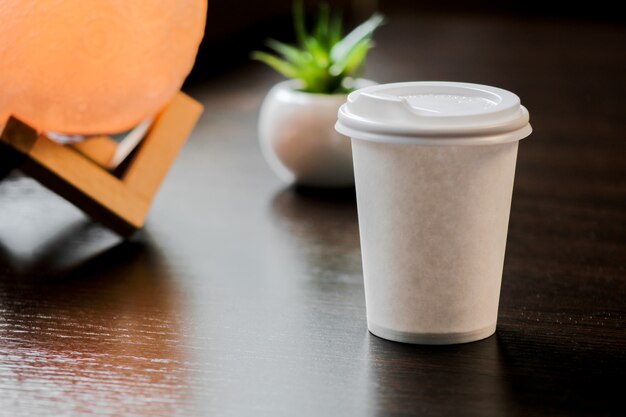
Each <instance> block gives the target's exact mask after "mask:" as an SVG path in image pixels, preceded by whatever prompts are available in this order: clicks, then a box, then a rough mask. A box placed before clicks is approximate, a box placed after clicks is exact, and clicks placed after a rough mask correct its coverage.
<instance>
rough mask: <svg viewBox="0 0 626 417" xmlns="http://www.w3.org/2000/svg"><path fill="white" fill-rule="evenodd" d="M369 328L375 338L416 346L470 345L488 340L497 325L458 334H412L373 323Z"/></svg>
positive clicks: (368, 325)
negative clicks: (470, 343)
mask: <svg viewBox="0 0 626 417" xmlns="http://www.w3.org/2000/svg"><path fill="white" fill-rule="evenodd" d="M367 328H368V330H369V331H370V333H372V334H373V335H374V336H377V337H380V338H382V339H387V340H391V341H393V342H401V343H410V344H415V345H453V344H458V343H469V342H475V341H478V340H482V339H486V338H488V337H489V336H491V335H493V334H494V333H495V332H496V324H495V323H494V324H492V325H489V326H487V327H484V328H482V329H478V330H472V331H469V332H456V333H410V332H403V331H399V330H392V329H388V328H385V327H380V326H377V325H375V324H372V323H368V324H367Z"/></svg>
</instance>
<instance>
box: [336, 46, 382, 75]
mask: <svg viewBox="0 0 626 417" xmlns="http://www.w3.org/2000/svg"><path fill="white" fill-rule="evenodd" d="M372 46H373V43H372V40H371V39H370V38H365V39H363V40H361V42H359V43H357V44H356V45H354V48H352V50H351V51H350V52H348V54H347V55H346V56H345V57H344V59H343V60H342V61H339V62H336V63H334V64H333V65H332V66H331V67H330V73H331V74H332V75H335V76H338V75H340V74H342V75H343V76H344V77H347V76H350V75H351V74H352V73H354V72H355V71H358V70H359V68H361V66H362V65H363V63H364V62H365V57H367V52H368V51H369V50H370V48H371V47H372Z"/></svg>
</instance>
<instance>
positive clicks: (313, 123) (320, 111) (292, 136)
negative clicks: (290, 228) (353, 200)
mask: <svg viewBox="0 0 626 417" xmlns="http://www.w3.org/2000/svg"><path fill="white" fill-rule="evenodd" d="M373 84H374V83H373V82H371V81H367V80H358V81H357V83H356V86H357V87H358V88H361V87H365V86H369V85H373ZM298 86H299V83H298V81H297V80H287V81H283V82H281V83H278V84H276V85H275V86H274V87H273V88H272V89H271V90H270V92H269V93H268V94H267V96H266V97H265V100H264V101H263V105H262V106H261V113H260V118H259V140H260V142H261V149H262V151H263V155H264V156H265V159H266V161H267V163H268V164H269V166H270V167H271V168H272V170H273V171H274V172H275V173H276V174H277V175H278V176H279V177H280V178H281V179H283V180H284V181H287V182H294V181H295V182H296V183H298V184H300V185H305V186H313V187H349V186H352V185H354V174H353V169H352V149H351V145H350V139H348V138H346V137H345V136H343V135H341V134H339V133H337V132H336V131H335V123H336V122H337V111H338V110H339V107H341V105H342V104H343V103H345V102H346V97H347V95H346V94H331V95H329V94H312V93H305V92H302V91H298Z"/></svg>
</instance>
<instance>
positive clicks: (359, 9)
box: [189, 0, 626, 83]
mask: <svg viewBox="0 0 626 417" xmlns="http://www.w3.org/2000/svg"><path fill="white" fill-rule="evenodd" d="M320 3H323V2H318V1H315V0H308V1H305V2H304V4H305V7H306V9H307V14H308V16H309V17H311V16H314V14H315V13H316V11H317V8H318V5H319V4H320ZM325 3H327V4H329V5H330V6H331V9H333V10H341V11H342V12H343V15H344V17H345V18H346V22H347V23H348V25H347V28H350V27H352V26H354V25H355V24H356V23H358V22H360V21H362V20H364V19H365V18H367V17H369V15H371V14H372V13H373V12H374V11H380V12H382V13H383V14H385V15H387V16H391V17H395V16H398V17H400V16H403V17H405V18H406V17H407V16H412V17H415V18H420V19H416V24H417V23H418V22H420V21H421V19H426V20H428V18H429V17H431V18H435V19H437V18H438V17H442V16H443V17H445V16H450V15H452V16H454V15H457V16H468V17H474V18H485V19H489V18H494V19H498V18H513V19H515V18H517V19H523V20H530V21H532V20H544V21H545V20H547V21H554V22H558V21H569V22H570V23H581V24H584V23H585V22H589V23H593V22H595V23H606V24H609V25H611V24H623V23H624V22H626V17H625V15H624V14H623V13H620V12H619V11H618V6H617V4H618V3H617V2H609V1H599V2H598V1H595V2H581V3H578V4H576V3H570V4H567V6H566V7H564V6H563V3H559V2H546V1H539V0H529V1H515V2H513V1H488V0H477V1H472V2H467V1H461V0H441V1H434V0H327V1H325ZM292 4H293V2H292V1H291V0H264V1H260V2H259V1H255V0H243V1H239V2H237V3H236V6H234V5H233V3H232V2H228V1H218V0H213V1H209V14H208V19H207V28H206V35H205V39H204V41H203V44H202V47H201V48H200V54H199V56H198V59H197V62H196V67H195V68H194V71H193V73H192V74H191V77H190V78H189V82H191V83H193V82H195V81H198V80H201V79H203V78H205V77H207V76H209V75H211V74H214V73H218V72H221V71H223V70H227V69H228V68H231V67H233V66H235V65H237V64H241V63H242V62H244V61H246V60H247V59H248V58H249V53H250V51H251V50H253V49H258V48H261V47H262V46H263V42H264V40H265V39H266V38H267V37H272V38H277V39H282V40H290V39H293V25H292V20H291V12H292ZM390 24H391V25H393V19H392V20H391V21H390ZM442 29H443V28H442ZM383 30H385V29H383ZM386 30H390V29H386ZM391 30H392V29H391ZM416 33H418V32H416ZM420 34H421V33H420ZM432 35H433V36H434V35H435V34H432ZM494 35H497V34H494ZM406 41H407V42H419V41H420V39H418V38H410V39H407V40H406ZM415 58H416V59H417V58H418V57H415Z"/></svg>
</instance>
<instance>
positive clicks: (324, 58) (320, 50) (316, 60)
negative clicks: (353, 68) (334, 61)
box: [305, 36, 330, 68]
mask: <svg viewBox="0 0 626 417" xmlns="http://www.w3.org/2000/svg"><path fill="white" fill-rule="evenodd" d="M305 47H306V49H307V51H309V53H310V54H311V56H312V57H313V62H312V64H314V65H317V66H318V67H321V68H327V67H328V65H329V64H330V55H329V52H328V50H327V49H324V46H323V45H321V44H320V42H319V40H317V39H316V38H314V37H312V36H309V37H308V38H307V39H306V44H305Z"/></svg>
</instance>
